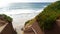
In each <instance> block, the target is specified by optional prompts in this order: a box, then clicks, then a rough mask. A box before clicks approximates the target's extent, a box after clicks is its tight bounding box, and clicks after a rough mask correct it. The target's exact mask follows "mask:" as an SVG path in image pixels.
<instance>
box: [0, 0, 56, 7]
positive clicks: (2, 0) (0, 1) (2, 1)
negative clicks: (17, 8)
mask: <svg viewBox="0 0 60 34" xmlns="http://www.w3.org/2000/svg"><path fill="white" fill-rule="evenodd" d="M55 1H57V0H0V7H4V6H7V5H8V4H9V3H17V2H55Z"/></svg>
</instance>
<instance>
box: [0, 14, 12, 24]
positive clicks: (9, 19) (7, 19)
mask: <svg viewBox="0 0 60 34" xmlns="http://www.w3.org/2000/svg"><path fill="white" fill-rule="evenodd" d="M0 16H3V17H2V18H3V19H4V20H6V21H8V22H9V23H10V22H12V18H11V17H10V16H7V15H5V14H0Z"/></svg>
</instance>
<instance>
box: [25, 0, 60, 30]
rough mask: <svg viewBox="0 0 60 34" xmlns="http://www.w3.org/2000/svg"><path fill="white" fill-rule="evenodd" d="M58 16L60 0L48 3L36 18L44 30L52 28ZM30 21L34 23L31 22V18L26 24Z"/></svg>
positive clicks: (59, 14)
mask: <svg viewBox="0 0 60 34" xmlns="http://www.w3.org/2000/svg"><path fill="white" fill-rule="evenodd" d="M58 17H60V1H57V2H54V3H51V4H50V5H48V6H47V7H46V8H44V10H43V11H42V12H41V13H40V14H38V15H37V16H36V17H35V18H34V19H36V21H37V23H38V24H39V26H40V27H41V29H42V30H51V29H52V28H53V26H54V24H55V21H56V20H57V18H58ZM32 21H34V20H32ZM28 23H33V22H30V20H29V21H27V22H26V23H25V25H26V24H28Z"/></svg>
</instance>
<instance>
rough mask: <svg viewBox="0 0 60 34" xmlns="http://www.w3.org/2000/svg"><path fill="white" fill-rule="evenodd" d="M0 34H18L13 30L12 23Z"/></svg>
mask: <svg viewBox="0 0 60 34" xmlns="http://www.w3.org/2000/svg"><path fill="white" fill-rule="evenodd" d="M0 34H17V32H16V31H15V30H14V29H13V26H12V23H8V24H7V25H6V27H5V28H4V29H3V30H2V32H1V33H0Z"/></svg>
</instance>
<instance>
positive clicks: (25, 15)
mask: <svg viewBox="0 0 60 34" xmlns="http://www.w3.org/2000/svg"><path fill="white" fill-rule="evenodd" d="M50 4H51V3H49V2H40V3H10V4H9V5H8V6H7V7H3V8H0V14H7V15H9V16H11V17H12V18H13V22H12V24H13V27H14V29H16V31H17V33H18V34H22V31H21V28H23V26H24V23H25V22H26V21H27V20H30V19H32V18H34V17H35V16H36V15H38V14H39V13H40V12H42V10H43V9H44V8H45V7H46V6H47V5H50Z"/></svg>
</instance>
